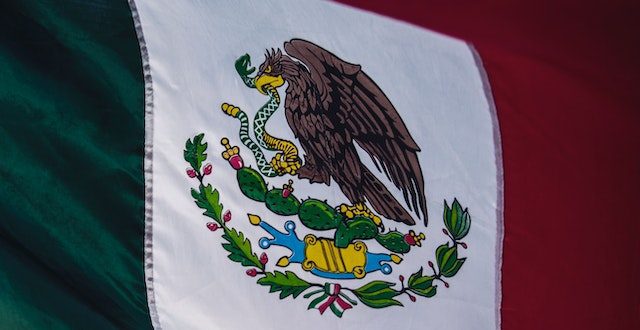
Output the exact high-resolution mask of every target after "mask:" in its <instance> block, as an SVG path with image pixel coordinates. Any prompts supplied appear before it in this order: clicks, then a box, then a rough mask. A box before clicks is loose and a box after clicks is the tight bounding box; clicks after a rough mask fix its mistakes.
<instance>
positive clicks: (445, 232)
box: [442, 228, 449, 236]
mask: <svg viewBox="0 0 640 330" xmlns="http://www.w3.org/2000/svg"><path fill="white" fill-rule="evenodd" d="M442 232H443V233H444V234H445V235H447V236H449V232H448V231H447V230H446V229H444V228H442Z"/></svg>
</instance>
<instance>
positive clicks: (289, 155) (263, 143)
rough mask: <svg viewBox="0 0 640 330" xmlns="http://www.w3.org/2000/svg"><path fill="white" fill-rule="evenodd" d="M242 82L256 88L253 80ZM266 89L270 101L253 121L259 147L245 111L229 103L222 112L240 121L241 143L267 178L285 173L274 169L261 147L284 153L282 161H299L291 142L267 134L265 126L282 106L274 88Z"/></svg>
mask: <svg viewBox="0 0 640 330" xmlns="http://www.w3.org/2000/svg"><path fill="white" fill-rule="evenodd" d="M242 80H243V82H244V83H245V85H246V86H247V87H250V88H255V82H254V80H253V78H249V77H246V76H243V77H242ZM264 89H265V91H266V93H267V95H268V96H269V101H267V103H265V104H264V105H263V106H262V107H261V108H260V109H259V110H258V112H257V113H256V116H255V118H254V120H253V131H254V136H255V138H256V141H257V142H258V144H259V145H258V144H256V143H255V142H254V141H253V140H252V139H251V137H250V136H249V119H248V118H247V115H246V113H244V111H242V110H240V108H238V107H235V106H232V105H230V104H227V103H224V104H223V105H222V110H223V111H224V112H225V113H226V114H228V115H229V116H231V117H234V118H237V119H238V120H239V121H240V130H239V136H240V141H241V142H242V144H244V145H245V146H246V147H247V148H249V150H251V152H252V153H253V156H254V157H255V158H256V163H257V165H258V170H259V171H260V173H262V174H263V175H264V176H267V177H275V176H278V175H282V174H284V173H281V172H279V171H277V170H276V169H274V168H273V165H272V164H271V163H270V162H269V161H267V159H266V157H265V155H264V152H263V151H262V149H261V148H260V147H262V148H264V149H267V150H270V151H280V152H282V159H283V160H287V161H296V160H298V148H297V147H296V146H295V145H294V144H293V143H292V142H291V141H288V140H284V139H279V138H276V137H274V136H272V135H270V134H269V133H267V131H266V129H265V126H266V124H267V121H268V120H269V118H271V116H272V115H273V114H274V113H275V112H276V111H277V110H278V107H279V106H280V95H279V94H278V91H277V90H276V89H275V88H274V87H272V86H265V88H264Z"/></svg>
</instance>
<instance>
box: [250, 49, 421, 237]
mask: <svg viewBox="0 0 640 330" xmlns="http://www.w3.org/2000/svg"><path fill="white" fill-rule="evenodd" d="M284 50H285V51H286V53H287V54H288V56H287V55H284V54H282V52H281V51H280V50H278V51H277V52H275V51H274V52H270V53H269V52H268V53H267V59H266V61H265V62H264V63H263V64H262V65H261V66H260V72H259V73H258V75H261V74H265V70H266V71H270V72H268V73H266V74H269V75H273V76H276V75H282V77H283V79H284V80H285V81H286V82H287V83H288V87H287V91H286V94H287V95H286V99H285V112H286V118H287V122H288V124H289V126H290V127H291V129H292V130H293V132H294V134H295V136H296V138H298V140H299V141H300V144H301V146H302V148H303V149H304V151H305V164H304V166H303V167H302V168H300V170H299V171H298V175H299V177H300V178H306V179H309V180H310V181H311V182H319V183H325V184H327V185H328V184H329V183H330V181H331V178H333V179H334V180H335V181H336V183H337V184H338V186H339V187H340V189H341V190H342V192H343V193H344V194H345V195H346V196H347V198H348V199H349V201H350V202H351V203H357V202H364V201H365V200H366V201H368V202H369V203H370V205H371V206H372V207H373V209H374V210H375V211H376V212H378V213H380V214H381V215H382V216H384V217H385V218H388V219H392V220H396V221H401V222H404V223H406V224H415V221H414V220H413V218H412V217H411V215H410V214H409V213H408V212H407V211H406V210H405V209H404V208H403V207H402V205H401V204H400V203H399V202H398V200H397V199H396V198H395V197H394V196H393V195H392V194H391V193H390V192H389V190H388V189H387V188H386V187H385V186H384V185H383V184H382V183H381V182H380V181H379V180H378V179H377V178H376V177H375V176H374V175H373V174H372V173H371V172H370V171H369V169H368V168H367V167H366V166H364V165H363V164H362V162H361V161H360V158H359V156H358V154H357V152H356V149H355V145H354V143H353V142H354V141H355V142H356V143H357V144H358V145H359V146H360V147H361V148H362V149H363V150H364V151H366V152H367V153H368V154H369V155H370V156H371V158H372V159H373V162H374V163H375V165H376V167H377V168H378V170H379V171H383V172H384V173H385V174H386V175H387V177H388V178H389V179H390V180H391V181H392V182H393V183H394V184H395V185H396V187H398V188H399V189H400V190H401V191H402V193H403V197H404V200H405V202H406V203H407V205H408V206H409V209H410V210H414V211H415V212H416V214H417V215H418V217H420V213H422V214H423V217H424V223H425V225H426V224H427V212H426V211H427V207H426V200H425V193H424V179H423V176H422V170H421V168H420V164H419V162H418V157H417V155H416V153H417V152H418V151H420V148H419V147H418V145H417V144H416V142H415V141H414V140H413V138H412V137H411V134H409V131H408V130H407V127H406V125H405V124H404V122H403V121H402V119H401V118H400V116H399V115H398V112H397V111H396V109H395V108H394V107H393V105H392V104H391V102H390V101H389V99H388V98H387V97H386V96H385V94H384V93H383V92H382V90H381V89H380V88H379V87H378V86H377V85H376V83H375V82H373V80H371V78H370V77H369V76H368V75H367V74H366V73H364V72H363V71H362V70H361V69H360V65H357V64H351V63H347V62H345V61H343V60H341V59H339V58H338V57H337V56H335V55H333V54H332V53H330V52H329V51H327V50H325V49H323V48H322V47H320V46H318V45H315V44H313V43H311V42H309V41H305V40H301V39H293V40H291V41H289V42H285V44H284ZM291 57H293V58H295V59H297V60H299V61H300V62H296V61H294V60H293V59H292V58H291Z"/></svg>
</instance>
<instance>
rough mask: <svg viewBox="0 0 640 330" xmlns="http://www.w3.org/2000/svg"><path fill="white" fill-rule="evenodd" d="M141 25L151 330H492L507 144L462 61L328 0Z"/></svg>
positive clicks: (204, 9) (432, 36) (149, 16)
mask: <svg viewBox="0 0 640 330" xmlns="http://www.w3.org/2000/svg"><path fill="white" fill-rule="evenodd" d="M268 12H273V13H278V14H277V15H264V13H268ZM135 13H136V14H135V15H136V18H137V20H138V21H139V22H140V26H138V29H137V30H138V33H139V36H140V38H141V40H142V45H143V53H144V55H143V59H145V62H144V64H143V66H144V67H145V69H146V71H145V76H147V77H150V79H147V81H146V82H147V83H149V84H151V88H150V89H151V92H152V98H153V99H152V101H150V102H148V103H147V106H146V115H147V119H148V121H147V126H146V132H147V134H146V141H145V142H146V148H147V150H146V151H147V156H148V157H147V158H145V160H146V161H147V163H146V164H147V167H146V175H147V177H148V178H150V182H151V184H150V188H151V191H148V195H147V198H148V199H150V200H151V201H150V202H149V204H148V205H147V206H148V212H147V214H148V215H150V217H149V219H148V220H147V221H148V226H150V227H151V235H148V236H147V240H146V241H145V246H147V247H148V250H147V251H146V255H147V258H146V266H145V270H147V273H146V274H147V288H149V290H150V292H151V296H150V298H151V299H152V300H151V303H150V308H151V310H152V315H153V316H154V325H156V326H163V327H164V326H166V327H168V328H178V329H180V328H206V327H207V326H208V325H209V323H210V322H214V324H215V325H216V326H217V327H220V328H224V329H230V328H238V327H250V328H253V327H261V326H263V327H267V328H273V329H278V328H282V327H285V326H286V325H287V324H291V323H294V324H303V325H304V327H305V328H307V329H325V328H333V327H356V326H358V327H366V328H409V327H411V325H414V324H425V325H427V324H428V325H430V326H434V327H440V328H447V327H453V328H461V329H464V328H471V327H480V328H486V329H493V328H496V327H497V326H498V324H499V319H498V310H499V301H500V293H499V292H500V287H499V267H500V253H501V246H500V244H501V232H502V160H501V155H500V146H499V140H500V136H499V128H498V122H497V118H496V117H495V108H494V107H493V101H492V100H491V96H490V87H489V86H488V84H487V81H486V80H485V78H486V77H485V75H484V71H483V68H482V64H481V60H480V58H479V57H478V56H477V53H476V52H475V51H474V50H473V48H472V47H470V45H469V44H467V43H465V42H463V41H460V40H455V39H453V38H450V37H445V36H442V35H439V34H436V33H433V32H430V31H428V30H425V29H419V28H416V27H414V26H410V25H408V24H406V23H402V22H397V21H394V20H391V19H388V18H385V17H382V16H378V15H373V14H371V13H366V12H363V11H360V10H357V9H353V8H349V7H346V6H344V5H340V4H335V3H329V2H312V1H281V2H263V3H260V4H256V3H249V2H245V3H234V4H226V5H224V6H219V5H213V4H210V3H191V4H179V3H176V2H173V1H166V2H158V1H153V2H144V1H140V2H137V3H136V10H135ZM212 17H217V18H219V19H213V20H212ZM351 22H359V24H360V26H362V27H367V28H366V29H364V28H363V29H361V30H357V31H355V33H353V34H351V35H345V34H343V32H344V31H347V30H349V29H353V26H352V23H351ZM176 27H179V28H176ZM147 59H148V61H147ZM151 215H152V216H151ZM225 215H226V216H227V218H226V219H223V217H224V216H225ZM249 306H250V307H249ZM154 309H155V310H154ZM458 315H464V317H456V316H458Z"/></svg>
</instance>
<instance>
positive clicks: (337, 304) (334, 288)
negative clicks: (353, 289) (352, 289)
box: [305, 283, 356, 317]
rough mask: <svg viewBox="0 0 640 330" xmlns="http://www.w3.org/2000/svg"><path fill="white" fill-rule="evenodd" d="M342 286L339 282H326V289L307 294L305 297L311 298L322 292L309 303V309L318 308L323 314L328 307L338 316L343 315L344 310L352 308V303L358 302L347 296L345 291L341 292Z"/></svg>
mask: <svg viewBox="0 0 640 330" xmlns="http://www.w3.org/2000/svg"><path fill="white" fill-rule="evenodd" d="M341 288H342V287H341V286H340V284H337V283H325V285H324V289H320V290H317V291H314V292H311V293H308V294H306V295H305V298H309V297H310V296H312V295H314V294H317V293H321V292H322V295H321V296H319V297H317V298H315V299H314V300H313V301H312V302H311V303H310V304H309V309H311V308H317V309H318V310H319V311H320V314H323V313H324V312H325V311H326V310H327V309H331V311H332V312H333V314H335V315H336V316H338V317H342V314H343V313H344V311H345V310H347V309H350V308H352V307H353V306H352V305H351V304H353V305H355V304H356V302H355V301H354V300H352V299H350V298H349V297H347V296H346V295H345V294H344V293H341V292H340V289H341ZM347 301H348V302H347Z"/></svg>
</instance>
